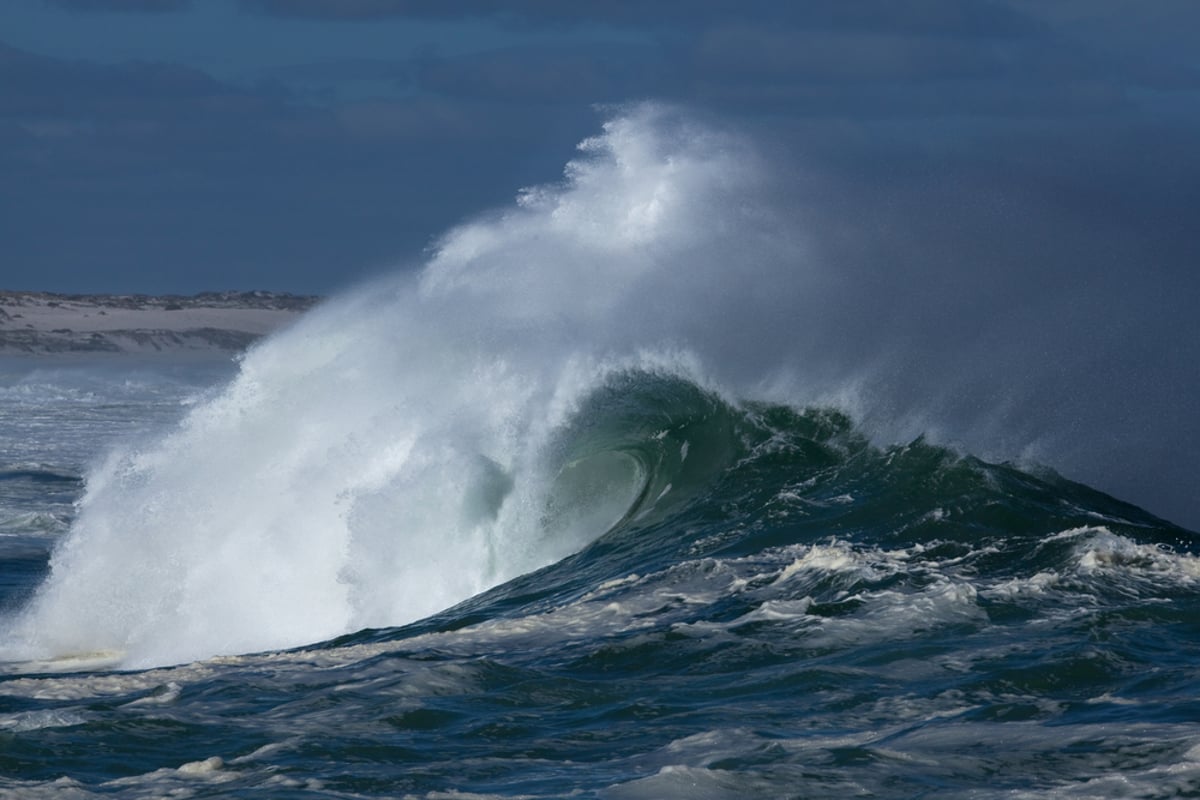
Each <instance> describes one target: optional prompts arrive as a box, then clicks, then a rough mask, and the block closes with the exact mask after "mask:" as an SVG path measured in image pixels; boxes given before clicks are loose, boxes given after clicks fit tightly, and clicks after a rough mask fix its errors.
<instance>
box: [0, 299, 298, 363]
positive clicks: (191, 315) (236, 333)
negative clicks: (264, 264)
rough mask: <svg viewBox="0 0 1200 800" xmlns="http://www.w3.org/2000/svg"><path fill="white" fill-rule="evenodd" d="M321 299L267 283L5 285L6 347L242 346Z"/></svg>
mask: <svg viewBox="0 0 1200 800" xmlns="http://www.w3.org/2000/svg"><path fill="white" fill-rule="evenodd" d="M318 300H319V298H317V297H311V296H302V295H293V294H286V293H277V292H261V291H259V292H204V293H201V294H197V295H188V296H179V295H164V296H149V295H97V294H86V295H85V294H72V295H66V294H51V293H47V292H16V291H2V290H0V354H3V355H22V354H25V355H53V354H75V355H82V354H87V353H95V354H103V353H109V354H121V353H138V354H150V353H172V352H180V351H193V352H203V351H209V352H213V351H216V352H236V351H239V350H243V349H245V348H246V347H248V346H249V345H250V344H252V343H254V342H255V341H256V340H258V339H259V338H261V337H262V336H264V335H266V334H268V333H270V332H271V331H274V330H276V329H278V328H280V327H282V326H284V325H287V324H288V323H289V322H291V321H293V320H295V319H296V318H297V317H298V316H299V315H300V314H302V313H303V312H304V311H306V310H308V309H309V308H311V307H312V306H313V305H315V304H316V303H317V302H318Z"/></svg>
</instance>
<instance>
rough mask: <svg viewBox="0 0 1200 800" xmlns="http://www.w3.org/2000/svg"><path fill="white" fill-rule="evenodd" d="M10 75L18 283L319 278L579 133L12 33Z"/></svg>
mask: <svg viewBox="0 0 1200 800" xmlns="http://www.w3.org/2000/svg"><path fill="white" fill-rule="evenodd" d="M0 82H3V85H4V86H5V91H4V92H3V93H0V145H2V147H0V174H4V175H5V176H6V179H5V180H4V181H3V182H2V184H0V236H2V238H3V240H4V242H5V246H6V249H7V252H8V253H9V255H10V258H11V262H9V263H8V264H6V270H5V276H4V277H5V282H6V284H7V285H8V286H9V287H12V288H30V289H51V290H56V289H57V290H63V291H88V290H101V289H105V288H107V289H109V290H126V291H135V290H136V291H178V290H182V291H199V290H202V289H207V288H211V287H213V286H250V287H254V286H272V287H279V288H285V289H292V290H297V291H320V290H325V289H327V288H328V286H329V282H330V276H331V275H336V274H339V273H340V274H341V275H342V276H343V279H345V276H346V275H347V274H350V273H352V272H355V271H357V274H361V271H362V270H364V269H368V268H381V267H383V266H384V265H386V264H389V263H393V262H394V261H395V260H396V259H397V258H398V257H399V256H400V254H402V253H413V252H415V251H417V250H419V249H420V248H421V247H422V246H423V245H424V244H425V243H426V242H427V241H428V240H429V238H430V237H432V236H433V235H435V234H436V233H437V232H438V231H439V230H441V229H443V228H445V227H446V226H448V225H449V224H451V223H453V222H454V221H456V220H457V219H458V218H459V217H460V215H461V214H462V213H463V212H464V209H468V210H469V209H479V208H482V207H485V206H487V205H492V204H495V203H499V202H502V201H503V200H504V199H505V198H506V197H508V196H509V195H510V194H511V192H512V191H513V187H514V186H520V185H523V184H525V183H530V182H533V181H534V180H538V179H542V178H543V177H544V176H545V174H546V173H547V171H548V170H552V169H554V168H555V167H556V166H561V163H562V161H563V160H565V158H566V157H567V156H568V155H569V153H570V149H571V145H572V144H573V143H574V142H575V141H577V140H578V138H579V136H580V134H579V133H578V132H577V131H575V130H572V131H570V132H569V133H567V134H565V135H564V134H563V133H562V132H561V131H560V129H559V128H558V127H557V125H559V124H561V122H560V123H555V122H553V121H548V120H546V119H532V118H525V117H520V116H512V115H509V114H506V113H505V110H504V109H503V108H501V107H498V106H496V105H494V104H493V103H491V102H488V101H478V102H470V101H464V100H457V101H454V102H449V101H447V100H445V99H441V98H437V97H426V96H422V97H413V98H407V99H397V100H376V101H372V102H363V103H347V104H341V105H339V106H337V107H334V108H329V107H322V106H316V105H312V104H308V103H301V102H298V101H297V100H296V99H295V98H294V97H292V96H291V94H290V93H288V92H287V91H286V90H282V89H279V88H260V89H247V88H241V87H236V86H233V85H230V84H228V83H224V82H222V81H218V80H216V79H214V78H212V77H211V76H208V75H206V74H205V73H203V72H201V71H199V70H195V69H191V68H187V67H182V66H179V65H172V64H155V63H139V62H132V63H125V64H117V65H98V64H92V63H87V62H71V61H62V60H58V59H52V58H46V57H42V56H37V55H34V54H30V53H26V52H23V51H20V50H17V49H15V48H11V47H5V46H3V45H0ZM588 116H590V113H589V115H588ZM592 121H593V120H591V119H589V120H587V122H588V123H590V122H592ZM585 124H586V123H584V121H583V120H580V121H579V128H580V130H583V129H585ZM531 143H537V144H538V145H539V146H542V147H545V149H546V150H547V153H546V155H544V156H543V158H545V159H547V160H549V161H551V162H552V163H553V165H555V166H551V165H549V164H543V163H542V162H541V161H539V160H538V159H532V158H530V156H529V154H528V152H527V148H529V146H530V144H531ZM485 144H486V147H485V146H483V145H485ZM418 196H419V197H420V202H416V203H414V201H413V198H414V197H418ZM348 271H349V272H348ZM139 287H140V288H139Z"/></svg>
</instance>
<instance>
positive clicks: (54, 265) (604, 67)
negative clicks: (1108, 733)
mask: <svg viewBox="0 0 1200 800" xmlns="http://www.w3.org/2000/svg"><path fill="white" fill-rule="evenodd" d="M495 9H503V10H502V11H497V10H495ZM1198 26H1200V5H1198V4H1196V3H1194V2H1192V1H1191V0H1149V1H1148V2H1134V0H1063V1H1062V2H1056V3H1052V4H1047V3H1043V2H1039V1H1038V0H997V2H962V0H902V1H901V2H894V1H893V0H859V1H851V2H846V1H845V0H810V1H808V2H796V3H790V2H777V1H771V2H766V1H763V0H757V1H755V0H750V1H743V2H737V3H730V2H716V1H715V0H690V1H689V0H662V1H661V2H654V3H633V2H612V0H605V2H572V3H558V2H550V1H549V0H528V2H510V3H496V2H487V1H486V0H462V1H461V2H454V1H453V0H447V1H446V2H441V1H435V0H203V2H201V0H7V2H5V3H3V4H0V242H3V248H4V251H3V258H4V268H3V277H2V279H0V284H2V285H4V286H7V287H9V288H20V289H45V290H57V291H145V292H167V291H183V292H190V291H202V290H210V289H220V288H271V289H280V290H291V291H299V292H319V293H324V292H329V291H331V290H333V289H335V288H337V287H339V286H341V285H344V284H345V283H346V282H347V281H349V280H353V279H355V278H356V277H360V276H364V275H369V274H372V273H373V272H378V271H381V270H386V269H389V268H393V267H394V266H395V265H397V264H403V263H405V262H406V261H411V260H412V259H413V258H414V254H415V255H416V256H419V254H420V251H421V249H422V248H423V247H425V246H426V245H428V243H429V242H430V241H431V240H433V239H434V237H436V236H437V235H438V234H439V232H441V231H442V230H444V229H445V228H446V227H447V226H448V225H451V224H453V223H455V222H457V221H459V220H461V219H462V218H463V217H464V216H467V215H470V214H472V213H476V212H478V211H480V210H483V209H487V208H490V207H493V206H496V205H498V204H502V203H505V202H507V201H509V200H510V199H511V197H512V196H513V195H514V194H515V192H516V191H517V190H518V189H519V188H520V187H522V186H526V185H530V184H537V183H542V182H546V181H550V180H554V179H555V178H556V177H558V176H559V175H560V174H561V170H562V167H563V164H564V163H565V161H566V160H567V159H568V158H570V157H571V156H572V154H573V149H574V147H575V145H576V144H577V143H578V142H579V141H580V140H582V139H583V138H585V137H587V136H589V135H592V134H594V133H595V132H596V131H597V130H598V127H599V125H600V123H601V122H602V121H603V119H604V118H605V113H606V112H605V110H604V109H605V108H607V107H611V106H612V105H613V104H620V103H627V102H631V101H637V100H644V99H656V100H660V101H667V102H673V103H679V104H682V105H684V106H686V107H688V108H691V109H694V111H695V113H697V114H708V115H712V116H714V117H716V118H718V119H720V120H721V121H722V122H724V123H727V124H731V125H735V126H739V127H740V128H742V129H744V130H747V131H752V132H754V135H756V136H758V137H759V138H760V139H761V140H762V141H763V142H764V143H765V144H764V146H768V147H770V146H775V147H776V148H777V150H776V151H775V154H776V156H777V157H778V158H779V159H780V160H781V162H782V163H783V166H781V168H787V169H792V168H795V169H798V170H802V171H803V172H804V173H805V174H807V175H809V176H810V178H809V179H810V180H816V178H815V177H812V173H818V174H819V177H820V179H823V180H826V181H828V184H829V186H828V191H829V192H830V194H831V195H836V196H837V198H838V202H842V203H845V204H847V207H849V208H851V209H855V213H856V214H857V215H858V216H859V217H862V218H870V223H869V224H870V225H872V226H874V227H878V226H879V225H880V224H889V223H882V222H880V219H879V217H880V216H886V215H888V214H889V213H890V211H889V209H891V211H895V210H896V209H897V208H899V207H901V206H908V207H910V208H916V207H919V208H920V209H929V210H930V212H931V214H943V213H947V212H946V210H945V209H944V208H942V207H941V205H938V204H939V203H940V204H943V205H949V206H951V207H953V209H954V210H952V211H950V212H948V213H954V214H957V213H969V212H970V211H971V210H970V209H963V208H961V205H962V202H963V198H962V195H974V194H976V193H981V194H982V195H984V196H981V197H976V198H974V199H972V200H971V201H969V202H971V203H973V204H974V205H975V206H976V208H975V209H974V212H975V213H974V215H973V218H972V220H971V221H969V222H968V226H972V225H973V226H983V227H985V228H986V227H988V226H993V225H997V224H1003V223H1004V222H1005V220H1004V219H1003V217H1004V216H1005V215H1006V214H1013V213H1021V212H1020V211H1014V210H1013V209H1014V208H1015V207H1021V206H1023V205H1024V204H1026V203H1028V202H1030V198H1031V197H1032V198H1033V202H1034V204H1035V205H1039V206H1045V207H1044V208H1038V209H1037V213H1044V214H1048V215H1056V216H1054V218H1053V222H1048V224H1047V225H1045V226H1044V227H1047V228H1053V227H1055V224H1057V223H1058V222H1062V223H1063V224H1066V225H1070V226H1079V227H1082V228H1087V227H1089V226H1091V225H1096V226H1103V227H1104V228H1108V229H1111V227H1112V226H1113V225H1117V226H1119V227H1121V228H1124V229H1126V230H1125V232H1126V233H1127V234H1128V236H1129V237H1132V238H1135V239H1144V240H1146V243H1147V244H1149V245H1152V246H1154V247H1156V248H1159V249H1160V250H1161V251H1162V252H1163V254H1164V255H1165V256H1167V257H1180V256H1181V255H1182V253H1181V252H1180V250H1179V248H1183V247H1190V244H1189V242H1188V240H1190V239H1192V238H1193V237H1191V236H1190V231H1189V230H1188V229H1189V227H1190V220H1191V217H1192V215H1193V211H1194V209H1195V207H1196V200H1197V192H1198V190H1197V186H1198V183H1197V181H1196V180H1195V178H1196V177H1197V175H1198V173H1200V156H1197V155H1196V154H1195V148H1194V147H1193V143H1194V142H1195V141H1196V137H1195V134H1196V133H1197V128H1198V126H1200V56H1198V55H1197V52H1198V51H1200V48H1196V47H1195V46H1194V42H1195V38H1194V32H1195V31H1196V30H1197V29H1200V28H1198ZM856 195H857V196H866V197H868V198H874V199H872V200H871V203H872V204H874V205H875V206H876V207H873V208H868V207H867V205H866V204H864V203H862V202H861V201H860V200H858V199H856V197H855V196H856ZM885 195H886V197H883V196H885ZM881 197H882V198H883V199H880V198H881ZM926 222H928V221H927V220H926V221H925V222H922V224H926ZM1025 222H1028V220H1025ZM900 224H904V223H900ZM1035 227H1036V226H1035ZM1110 232H1111V231H1110ZM959 238H960V239H968V238H969V232H967V231H964V232H962V233H961V235H960V236H959ZM1114 238H1123V237H1120V236H1114ZM942 247H943V250H948V249H952V248H954V247H963V248H966V252H964V256H965V257H969V256H972V255H975V254H974V253H972V252H970V248H971V247H972V242H970V241H962V242H954V243H951V242H946V243H944V244H943V245H942ZM987 248H988V249H990V245H987ZM1194 253H1195V251H1194V250H1192V251H1191V252H1190V253H1189V255H1194ZM953 255H954V254H953V253H952V252H944V256H945V257H948V258H949V257H953Z"/></svg>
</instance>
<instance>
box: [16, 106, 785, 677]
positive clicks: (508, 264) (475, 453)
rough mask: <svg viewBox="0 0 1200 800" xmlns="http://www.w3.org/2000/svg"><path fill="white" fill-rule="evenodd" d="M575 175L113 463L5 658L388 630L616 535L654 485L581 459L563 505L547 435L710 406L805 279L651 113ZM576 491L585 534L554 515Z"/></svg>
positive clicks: (337, 308) (718, 155) (603, 138)
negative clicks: (670, 381)
mask: <svg viewBox="0 0 1200 800" xmlns="http://www.w3.org/2000/svg"><path fill="white" fill-rule="evenodd" d="M582 150H583V154H582V156H581V157H580V159H579V160H577V161H575V162H572V163H571V164H570V165H569V166H568V168H567V171H566V176H565V179H564V180H563V182H561V183H560V184H556V185H551V186H544V187H539V188H536V189H530V190H527V191H525V192H523V193H522V194H521V196H520V198H519V201H518V203H517V204H516V206H515V207H514V208H511V209H508V210H506V211H502V212H499V213H497V214H495V215H493V216H491V217H487V218H484V219H481V220H478V221H475V222H472V223H469V224H466V225H464V226H462V227H460V228H457V229H455V230H453V231H451V232H450V233H449V234H447V235H446V236H445V237H444V238H443V239H442V240H440V241H439V242H438V243H437V245H436V247H435V248H434V250H433V252H432V254H431V257H430V259H429V262H428V264H426V265H425V267H424V268H423V269H421V270H420V271H419V272H416V273H413V272H401V273H399V274H397V275H395V276H393V277H391V278H388V279H384V280H381V281H378V282H376V283H375V284H373V285H371V286H367V287H363V288H361V289H359V290H358V291H356V292H351V293H349V294H348V295H347V296H344V297H341V298H338V299H335V300H333V301H331V302H329V303H327V304H326V305H324V306H323V307H321V308H319V309H317V310H316V311H314V312H312V313H311V314H310V315H309V316H308V317H307V318H305V319H304V320H302V321H301V322H300V323H299V324H297V325H295V326H294V327H292V328H291V329H289V330H287V331H286V332H283V333H281V334H280V335H277V336H275V337H273V338H271V339H269V340H267V341H265V342H263V343H262V344H260V345H259V346H257V347H255V348H254V349H252V350H251V351H250V352H248V353H247V354H246V355H245V357H244V358H243V360H242V362H241V365H240V370H239V373H238V375H237V376H236V377H235V378H234V379H233V380H232V381H231V382H230V383H229V384H228V386H227V387H226V388H225V389H224V390H222V391H221V392H219V393H217V394H216V395H215V396H213V397H211V398H209V399H207V400H206V401H204V402H202V403H200V404H198V405H197V406H196V407H195V408H194V409H193V410H192V411H191V413H190V414H188V416H187V417H186V418H185V419H184V420H183V421H182V422H181V423H180V424H179V425H178V426H177V427H175V428H174V429H173V430H171V431H169V432H167V433H166V434H165V435H163V436H162V437H161V438H160V439H158V440H157V441H150V442H139V443H129V444H126V445H125V446H124V447H122V448H118V449H116V450H114V451H113V452H112V453H111V454H110V455H109V456H108V458H107V459H106V460H105V462H104V463H103V464H101V465H100V466H99V467H97V468H96V469H94V470H93V471H92V472H91V474H89V476H88V490H87V493H86V495H85V496H84V498H83V500H82V501H81V503H80V506H79V515H78V518H77V520H76V521H75V523H74V525H73V528H72V530H71V532H70V534H69V535H68V536H67V537H65V539H64V541H63V542H62V544H61V546H59V547H58V548H57V550H56V552H55V553H54V556H53V560H52V571H51V574H50V576H49V578H48V580H47V581H46V583H45V584H44V585H43V586H42V587H41V588H40V590H39V591H38V592H37V594H36V596H35V598H34V599H33V601H32V603H31V604H30V605H29V607H28V608H27V609H26V610H25V611H24V612H23V613H21V614H20V615H19V616H18V617H16V618H15V619H13V620H9V621H8V622H7V623H6V628H7V630H6V636H5V640H6V642H7V643H8V644H7V646H6V648H5V653H4V655H5V656H6V657H7V658H33V657H47V656H56V655H62V654H72V653H81V652H84V653H85V652H116V653H120V654H123V655H122V656H121V658H122V659H123V663H125V664H126V665H127V666H147V665H151V664H163V663H176V662H181V661H186V660H191V659H197V658H203V657H205V656H210V655H214V654H220V653H239V652H250V651H258V650H266V649H275V648H281V647H288V646H294V645H300V644H304V643H308V642H313V641H317V640H320V639H324V638H328V637H331V636H335V635H338V634H341V633H346V632H350V631H354V630H358V629H361V628H364V627H371V626H375V627H380V626H389V625H398V624H402V623H405V622H409V621H412V620H415V619H418V618H420V617H422V616H425V615H428V614H430V613H432V612H435V611H438V610H440V609H442V608H445V607H447V606H449V605H451V604H453V603H455V602H456V601H459V600H462V599H465V598H467V597H470V596H472V595H474V594H476V593H478V592H480V591H481V590H483V589H485V588H487V587H489V586H492V585H495V584H496V583H498V582H500V581H503V580H506V579H508V578H511V577H513V576H514V575H517V574H520V573H522V572H525V571H528V570H530V569H534V568H536V567H539V566H542V565H544V564H547V563H550V562H551V561H553V560H556V559H558V558H561V557H562V556H564V555H566V554H568V553H569V552H571V551H573V550H575V549H578V548H579V547H581V546H583V545H584V544H586V543H587V542H588V541H589V540H591V539H593V538H595V537H597V536H599V535H600V534H603V533H604V532H605V529H606V527H607V526H609V525H611V524H612V523H613V522H615V521H617V520H618V519H620V518H622V516H623V515H624V514H625V513H626V512H627V511H629V508H628V506H630V505H631V504H632V503H634V502H635V501H636V500H639V499H642V498H643V495H644V493H645V492H644V490H645V487H644V485H643V484H644V483H645V480H646V478H645V476H641V475H639V474H638V470H639V469H642V466H643V465H639V464H638V463H637V462H636V461H633V460H629V459H624V458H623V457H619V456H594V457H592V459H591V460H590V461H589V462H588V469H589V471H590V474H589V477H587V478H586V479H571V478H569V477H568V478H564V477H563V471H564V470H567V471H568V472H570V469H571V468H572V467H573V463H574V462H571V463H562V462H559V461H556V460H555V458H554V448H553V447H551V446H550V445H551V444H552V443H553V442H554V441H556V436H557V433H556V432H557V431H560V430H561V429H562V428H563V426H564V425H567V424H569V423H570V421H571V419H572V414H573V413H575V412H576V410H577V408H578V406H579V404H580V403H581V402H583V400H584V399H585V398H586V397H588V396H589V394H590V393H592V392H593V391H594V390H596V389H597V388H598V387H599V386H602V385H603V384H604V382H605V381H606V380H607V379H608V378H609V377H610V376H611V375H613V374H616V373H620V372H622V371H627V370H630V369H633V370H640V371H643V372H657V373H662V374H675V375H686V376H688V377H689V378H690V379H691V380H692V381H693V382H695V383H696V384H697V385H713V384H712V379H711V378H709V377H708V376H707V375H705V374H704V367H703V366H701V365H702V364H707V363H717V364H731V365H739V366H740V365H743V364H749V363H752V362H754V361H755V360H756V356H758V355H761V354H758V353H757V352H756V351H757V349H758V348H759V347H760V345H759V343H758V341H757V340H752V339H751V338H748V337H746V336H745V335H744V329H745V327H746V326H745V323H744V320H745V319H746V318H747V315H748V313H749V310H750V309H751V308H760V313H759V319H760V320H763V319H767V320H768V324H769V323H770V322H771V315H772V314H773V313H774V314H776V315H778V314H780V313H781V312H782V306H781V305H780V302H779V300H778V297H779V296H780V295H779V294H778V292H780V290H781V288H786V287H781V286H780V285H779V280H778V279H779V274H781V273H780V264H781V263H782V262H783V261H787V263H788V264H789V265H792V267H793V268H792V269H791V270H790V271H789V272H788V273H785V274H789V275H792V276H793V278H795V279H799V278H800V277H801V274H802V269H801V266H802V263H803V262H802V259H801V252H800V248H798V246H797V245H796V243H795V242H794V241H792V240H791V239H790V238H789V237H787V236H783V235H780V233H779V227H778V226H777V225H774V224H773V223H772V221H771V219H770V217H771V214H770V212H769V211H768V210H767V209H766V208H765V207H760V206H757V205H756V203H755V191H754V187H755V186H756V185H757V181H758V177H757V173H758V170H759V169H760V166H759V165H758V164H757V162H756V160H755V158H754V156H753V153H752V152H751V151H750V150H749V149H748V148H747V147H746V146H745V145H744V143H741V142H739V141H738V140H736V139H735V138H732V137H729V136H725V135H718V134H716V133H714V132H712V131H710V130H708V129H705V128H701V127H696V126H694V125H692V124H690V123H689V122H687V121H686V120H685V119H683V118H682V117H679V116H678V115H675V114H674V112H671V111H669V110H666V109H662V108H658V107H654V106H643V107H639V108H637V109H634V110H632V111H631V112H629V113H628V114H627V115H625V116H621V117H618V118H616V119H614V120H612V121H611V122H609V123H608V124H607V125H606V126H605V131H604V133H603V134H602V135H600V136H598V137H596V138H594V139H591V140H588V141H587V142H585V143H584V145H583V147H582ZM730 271H734V272H737V273H739V274H740V278H741V279H740V280H738V281H737V282H736V284H735V285H736V286H737V287H740V289H738V290H735V291H730V289H729V287H728V286H727V285H726V284H727V281H726V276H727V275H728V273H729V272H730ZM767 277H771V278H772V280H773V283H771V284H768V283H766V282H765V279H766V278H767ZM785 294H786V292H785ZM772 298H775V299H772ZM773 321H774V323H776V324H782V323H783V321H784V320H783V317H782V316H776V317H775V318H774V320H773ZM696 354H700V355H696ZM738 371H739V370H738V369H731V370H729V372H730V374H731V375H732V374H736V373H737V372H738ZM597 476H599V477H597ZM565 487H569V488H570V491H571V492H574V494H575V495H576V496H577V501H578V503H579V504H580V507H581V508H584V509H587V511H586V512H580V513H574V514H571V515H567V516H564V514H563V513H562V512H561V511H558V512H556V511H555V510H554V509H555V507H554V504H553V502H551V498H550V496H549V493H550V492H551V491H552V490H554V491H558V492H562V491H563V490H564V488H565ZM668 488H669V487H666V486H659V487H657V488H656V490H655V491H656V492H659V493H663V492H666V491H667V490H668ZM589 493H590V494H592V495H595V494H599V495H602V496H601V497H598V498H597V497H584V496H583V495H584V494H589ZM651 499H655V498H651ZM560 506H561V503H560Z"/></svg>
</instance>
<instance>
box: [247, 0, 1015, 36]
mask: <svg viewBox="0 0 1200 800" xmlns="http://www.w3.org/2000/svg"><path fill="white" fill-rule="evenodd" d="M240 2H241V5H242V6H243V7H245V8H247V9H250V10H254V11H258V12H261V13H265V14H270V15H273V16H281V17H301V18H311V19H327V20H342V21H348V22H353V21H363V20H372V19H376V20H377V19H383V18H387V17H401V18H404V17H407V18H425V19H448V20H449V19H463V18H482V17H489V18H493V19H498V20H503V21H506V22H508V23H510V24H519V25H552V26H558V25H564V24H570V25H588V24H606V25H613V26H619V27H651V28H664V29H669V30H679V29H695V28H700V27H705V26H708V25H711V24H716V23H720V22H722V21H730V20H757V21H760V22H763V23H770V24H781V23H783V24H791V25H799V26H802V27H807V28H811V29H818V30H837V29H855V30H889V31H905V32H918V31H920V32H925V33H930V34H941V35H945V34H951V33H954V34H968V35H979V36H988V37H993V36H1004V35H1011V34H1014V33H1019V32H1024V31H1027V30H1028V29H1029V28H1030V26H1031V25H1032V23H1031V21H1030V18H1029V16H1028V15H1026V14H1023V13H1019V12H1017V11H1014V10H1013V9H1012V8H1009V7H1008V6H1007V5H1005V4H1003V3H997V2H981V3H961V2H958V1H957V0H911V1H910V2H906V3H904V4H897V3H894V2H889V0H863V1H861V2H855V3H846V2H844V1H843V0H809V1H808V2H804V3H780V2H778V0H743V2H740V3H737V4H732V3H729V2H727V1H726V0H660V2H654V3H622V2H606V1H604V0H591V1H590V2H574V3H562V2H557V1H556V0H526V1H525V2H522V3H510V4H506V5H505V4H497V3H495V2H492V1H491V0H459V1H458V2H452V3H448V2H442V1H441V0H240Z"/></svg>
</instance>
